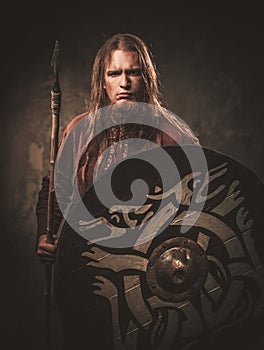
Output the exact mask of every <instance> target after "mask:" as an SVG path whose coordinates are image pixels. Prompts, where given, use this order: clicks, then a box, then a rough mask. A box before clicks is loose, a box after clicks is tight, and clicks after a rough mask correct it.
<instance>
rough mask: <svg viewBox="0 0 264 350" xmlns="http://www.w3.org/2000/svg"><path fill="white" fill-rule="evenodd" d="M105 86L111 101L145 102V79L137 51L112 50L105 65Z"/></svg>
mask: <svg viewBox="0 0 264 350" xmlns="http://www.w3.org/2000/svg"><path fill="white" fill-rule="evenodd" d="M104 88H105V90H106V93H107V95H108V98H109V100H110V102H111V103H120V102H124V101H132V102H143V96H144V93H143V91H144V88H143V79H142V74H141V68H140V66H139V62H138V55H137V53H136V52H134V51H122V50H114V51H112V54H111V60H110V62H108V63H107V64H106V67H105V75H104Z"/></svg>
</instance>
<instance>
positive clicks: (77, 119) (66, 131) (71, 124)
mask: <svg viewBox="0 0 264 350" xmlns="http://www.w3.org/2000/svg"><path fill="white" fill-rule="evenodd" d="M88 115H89V112H88V111H86V112H84V113H81V114H78V115H77V116H76V117H74V118H73V119H72V120H71V121H70V122H69V124H68V125H67V126H66V128H65V129H64V131H63V134H62V136H61V140H60V143H61V142H62V141H63V140H64V139H65V137H66V136H67V135H68V134H69V133H70V131H71V130H72V129H73V128H74V126H76V125H77V123H78V122H80V121H81V120H83V119H84V118H85V117H87V116H88Z"/></svg>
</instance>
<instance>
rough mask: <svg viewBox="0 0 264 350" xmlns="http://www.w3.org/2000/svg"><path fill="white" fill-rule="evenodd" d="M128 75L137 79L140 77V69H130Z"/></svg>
mask: <svg viewBox="0 0 264 350" xmlns="http://www.w3.org/2000/svg"><path fill="white" fill-rule="evenodd" d="M128 74H129V75H131V76H133V77H139V76H140V75H141V69H139V68H136V69H130V70H129V71H128Z"/></svg>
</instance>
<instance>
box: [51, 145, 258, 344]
mask: <svg viewBox="0 0 264 350" xmlns="http://www.w3.org/2000/svg"><path fill="white" fill-rule="evenodd" d="M162 149H163V150H164V151H165V152H166V154H168V156H169V157H170V159H172V162H173V164H174V165H175V166H176V168H175V169H177V174H176V172H174V171H172V170H173V169H172V168H171V165H170V166H168V168H166V165H165V169H164V168H163V171H164V172H163V174H162V175H161V174H160V172H158V171H157V170H156V169H155V167H153V166H152V165H151V164H148V163H147V162H146V161H145V160H144V159H145V158H144V157H145V156H147V158H146V159H156V158H157V157H159V156H158V155H157V149H155V148H154V149H152V150H148V151H143V152H142V154H140V156H135V157H132V158H130V159H125V160H123V161H122V162H120V163H119V164H117V165H116V167H115V168H114V170H113V172H112V173H111V182H110V183H111V186H112V189H113V193H114V194H115V196H116V198H117V202H118V200H120V201H121V200H122V201H123V202H122V203H123V204H122V205H120V204H119V202H118V203H115V202H111V203H110V204H111V205H105V203H102V201H101V199H99V197H98V192H97V191H96V186H95V185H94V186H92V187H90V188H89V189H88V191H87V192H86V194H85V195H84V196H83V198H82V203H77V204H76V205H75V207H74V209H73V210H72V216H70V219H69V220H67V221H68V222H66V223H65V224H64V226H63V229H62V233H61V236H60V240H59V245H58V251H57V259H56V263H55V270H54V292H55V300H56V305H57V307H58V309H59V310H60V312H61V314H62V316H63V319H64V322H65V325H66V329H67V331H66V333H70V334H71V337H70V338H71V339H73V340H72V341H73V342H74V339H75V341H76V342H77V343H78V341H79V342H80V344H81V346H85V345H87V347H89V345H90V346H92V347H96V348H97V349H101V348H102V349H104V348H108V349H111V348H112V349H131V350H132V349H134V350H141V349H144V350H145V349H168V350H169V349H187V348H188V349H196V346H203V348H206V346H208V348H210V347H212V344H214V348H218V347H217V346H219V348H220V347H222V346H228V345H230V344H236V345H237V344H239V342H238V339H237V336H238V335H239V338H240V343H241V344H246V339H248V338H249V337H250V334H252V336H251V340H250V344H253V345H257V344H258V341H259V340H258V339H257V338H256V334H255V333H257V334H258V331H257V329H258V328H257V327H256V326H255V325H256V321H255V320H258V319H261V318H262V319H263V313H264V310H263V305H264V267H263V261H264V248H263V247H264V235H263V223H262V222H263V219H262V215H263V214H262V207H263V206H262V204H261V203H262V198H264V197H263V195H264V186H263V183H262V182H261V181H260V180H259V179H258V177H257V176H256V175H255V174H254V173H253V172H252V171H251V170H250V169H248V168H247V167H246V166H244V165H242V164H241V163H239V162H238V161H236V160H234V159H232V158H230V157H229V156H227V155H225V154H222V153H219V152H216V151H214V150H210V149H206V148H202V151H203V154H204V156H205V160H206V168H204V167H202V166H201V167H200V163H199V152H200V151H201V149H200V147H199V146H196V145H188V146H184V147H182V146H181V147H179V146H163V147H162ZM186 155H187V156H186ZM141 156H142V157H141ZM190 159H191V160H192V161H191V162H190ZM193 160H194V163H195V164H194V165H193V164H192V163H193ZM164 174H165V175H166V181H167V182H166V183H164V176H165V175H164ZM108 177H109V174H105V175H104V176H103V177H102V178H100V179H99V180H98V183H97V185H99V189H100V188H105V187H104V186H105V185H107V184H109V179H108ZM137 179H142V180H143V181H144V182H145V183H146V184H147V189H146V187H144V188H143V187H142V193H143V197H144V198H145V201H144V202H143V203H141V204H140V205H136V204H135V205H133V201H132V202H131V201H130V202H129V203H130V204H129V205H127V204H126V203H128V201H129V200H131V198H132V192H133V191H132V190H131V183H133V181H134V180H137ZM144 191H146V193H145V192H144ZM131 203H132V204H131ZM83 205H84V206H85V208H87V211H88V212H89V213H90V214H91V215H92V217H93V218H94V220H91V219H90V216H89V217H88V216H87V217H86V216H85V213H84V212H83V210H82V209H81V207H83ZM73 221H74V225H72V223H73ZM65 320H66V321H65ZM254 322H255V323H254ZM249 325H250V326H251V327H250V326H249ZM67 327H68V328H67ZM243 327H246V328H243ZM245 329H246V331H247V338H245V336H243V334H245V332H244V330H245ZM250 332H253V333H250ZM226 334H228V335H229V338H230V336H233V338H234V339H233V342H234V343H230V340H227V339H226V337H225V335H226ZM258 335H259V334H258ZM262 340H263V338H262ZM254 341H255V343H254ZM262 345H263V344H262ZM241 346H242V345H241Z"/></svg>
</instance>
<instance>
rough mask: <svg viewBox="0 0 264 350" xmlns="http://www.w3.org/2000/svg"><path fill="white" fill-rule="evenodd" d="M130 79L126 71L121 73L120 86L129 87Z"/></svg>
mask: <svg viewBox="0 0 264 350" xmlns="http://www.w3.org/2000/svg"><path fill="white" fill-rule="evenodd" d="M130 83H131V82H130V79H129V77H128V76H127V74H126V73H125V72H124V73H122V75H121V80H120V87H121V88H123V89H128V88H129V87H130Z"/></svg>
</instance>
